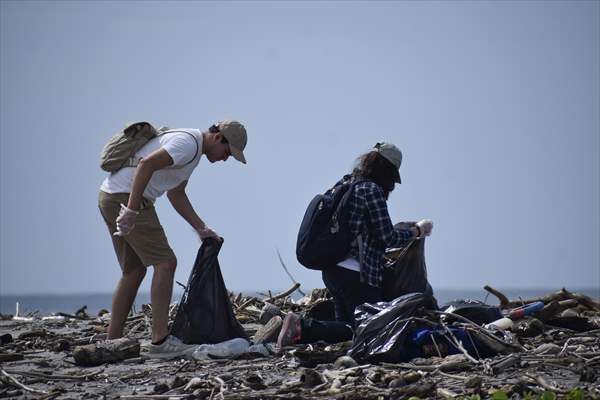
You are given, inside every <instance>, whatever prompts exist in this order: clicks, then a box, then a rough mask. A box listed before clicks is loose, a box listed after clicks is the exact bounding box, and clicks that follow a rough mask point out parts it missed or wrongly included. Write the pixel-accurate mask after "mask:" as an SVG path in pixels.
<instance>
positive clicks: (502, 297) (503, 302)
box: [483, 285, 510, 308]
mask: <svg viewBox="0 0 600 400" xmlns="http://www.w3.org/2000/svg"><path fill="white" fill-rule="evenodd" d="M483 288H484V289H485V290H487V291H488V292H489V293H491V294H493V295H494V296H496V297H497V298H498V300H499V301H500V307H501V308H503V307H506V306H507V304H508V303H510V301H509V300H508V297H506V296H505V295H504V293H501V292H499V291H498V290H496V289H494V288H493V287H491V286H489V285H485V286H484V287H483Z"/></svg>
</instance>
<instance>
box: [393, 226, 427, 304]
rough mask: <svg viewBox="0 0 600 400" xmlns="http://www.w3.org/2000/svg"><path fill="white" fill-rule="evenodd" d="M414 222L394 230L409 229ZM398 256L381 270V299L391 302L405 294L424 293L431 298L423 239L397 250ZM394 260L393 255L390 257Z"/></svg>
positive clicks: (396, 227)
mask: <svg viewBox="0 0 600 400" xmlns="http://www.w3.org/2000/svg"><path fill="white" fill-rule="evenodd" d="M414 224H415V223H414V222H399V223H397V224H396V225H394V228H395V229H409V228H410V227H411V226H413V225H414ZM398 252H399V253H400V256H397V257H398V258H397V259H395V261H393V262H389V263H387V264H386V265H385V267H384V269H383V298H384V300H385V301H392V300H393V299H396V298H398V297H400V296H403V295H405V294H407V293H426V294H429V295H431V296H433V289H432V288H431V285H429V282H428V281H427V266H426V265H425V239H424V238H423V239H416V240H413V241H411V242H409V243H408V244H407V245H406V246H405V247H403V248H401V249H399V250H398ZM390 256H391V257H392V258H395V257H394V256H393V255H390Z"/></svg>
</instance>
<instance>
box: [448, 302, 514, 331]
mask: <svg viewBox="0 0 600 400" xmlns="http://www.w3.org/2000/svg"><path fill="white" fill-rule="evenodd" d="M440 309H441V310H442V311H444V312H450V313H453V314H457V315H460V316H461V317H465V318H467V319H468V320H470V321H472V322H475V323H476V324H478V325H482V324H487V323H489V322H494V321H496V320H498V319H500V318H502V317H503V315H502V311H500V309H499V308H498V307H495V306H490V305H487V304H485V303H482V302H481V301H479V300H472V299H459V300H453V301H451V302H449V303H447V304H444V305H443V306H441V307H440ZM450 319H451V318H450ZM461 322H462V321H461Z"/></svg>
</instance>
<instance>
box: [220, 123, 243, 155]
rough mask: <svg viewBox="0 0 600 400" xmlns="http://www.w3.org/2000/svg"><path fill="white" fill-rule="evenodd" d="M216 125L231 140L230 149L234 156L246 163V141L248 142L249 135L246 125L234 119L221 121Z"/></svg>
mask: <svg viewBox="0 0 600 400" xmlns="http://www.w3.org/2000/svg"><path fill="white" fill-rule="evenodd" d="M215 125H216V126H217V128H219V132H221V133H222V134H223V136H224V137H225V139H227V141H228V142H229V149H230V150H231V155H232V156H233V158H235V159H236V160H238V161H239V162H241V163H244V164H246V157H244V148H245V147H246V143H248V135H247V133H246V128H245V127H244V125H242V124H241V123H240V122H238V121H234V120H225V121H219V122H217V123H216V124H215Z"/></svg>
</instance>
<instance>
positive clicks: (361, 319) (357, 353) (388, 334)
mask: <svg viewBox="0 0 600 400" xmlns="http://www.w3.org/2000/svg"><path fill="white" fill-rule="evenodd" d="M428 310H437V304H436V302H435V299H434V298H433V297H432V296H429V295H427V294H424V293H409V294H407V295H404V296H402V297H399V298H397V299H396V300H394V301H392V302H380V303H375V304H368V303H366V304H362V305H360V306H358V307H357V309H356V311H355V317H356V319H357V323H358V328H357V329H356V331H355V332H354V338H353V340H352V348H351V349H350V350H349V352H348V355H350V356H352V357H353V358H355V359H356V360H359V361H361V362H369V363H379V362H391V363H397V362H403V361H410V360H411V359H413V358H415V357H431V356H440V357H445V356H447V355H450V354H459V353H461V352H462V350H461V349H460V348H459V347H460V346H458V345H457V344H456V343H455V342H456V340H458V341H460V342H461V343H462V346H463V347H464V349H465V350H466V351H467V352H468V353H469V354H470V355H471V356H473V357H476V358H486V357H490V356H493V355H496V354H497V353H498V350H496V349H495V348H494V347H493V346H489V344H488V343H486V341H483V340H480V339H479V338H478V337H476V336H475V335H472V332H470V331H469V330H468V329H465V328H464V327H461V326H459V327H455V326H449V327H448V328H445V327H444V326H443V325H442V324H440V323H439V320H438V319H437V318H436V317H434V318H432V317H431V315H428V314H431V313H428V312H427V311H428ZM448 330H450V331H451V333H452V334H449V333H448ZM509 351H514V350H513V349H509Z"/></svg>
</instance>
